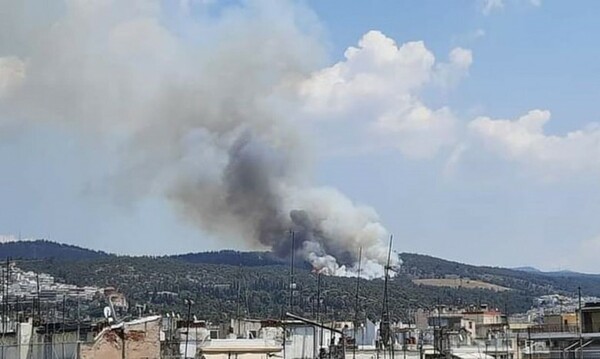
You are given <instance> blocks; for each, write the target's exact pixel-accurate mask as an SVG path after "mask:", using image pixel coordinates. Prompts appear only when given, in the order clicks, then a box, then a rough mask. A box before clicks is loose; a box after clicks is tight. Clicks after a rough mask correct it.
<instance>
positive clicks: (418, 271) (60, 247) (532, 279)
mask: <svg viewBox="0 0 600 359" xmlns="http://www.w3.org/2000/svg"><path fill="white" fill-rule="evenodd" d="M399 256H400V258H401V259H402V261H403V265H402V267H400V273H399V274H401V275H402V276H405V277H407V278H409V279H411V280H418V279H435V278H447V277H456V278H466V279H472V280H479V281H483V282H486V283H490V284H493V285H497V286H502V287H506V288H511V289H513V290H520V291H525V292H529V293H533V292H535V293H542V292H563V293H576V291H577V287H578V286H581V287H582V290H585V292H586V293H587V294H590V295H597V296H600V275H596V274H583V273H577V272H569V271H560V272H542V271H539V270H537V269H535V268H532V267H521V268H513V269H509V268H501V267H490V266H474V265H469V264H464V263H459V262H453V261H449V260H445V259H441V258H436V257H432V256H428V255H422V254H414V253H401V254H399ZM7 257H10V258H13V259H53V260H58V261H88V260H98V259H106V258H117V257H118V258H125V259H126V258H132V259H134V258H146V257H148V256H117V255H115V254H110V253H106V252H103V251H96V250H91V249H86V248H82V247H78V246H74V245H69V244H60V243H56V242H52V241H47V240H35V241H13V242H6V243H0V260H2V259H6V258H7ZM148 258H162V259H164V260H176V261H178V262H184V263H190V264H202V265H228V266H236V267H257V268H260V267H268V266H287V265H289V264H288V261H287V260H285V259H281V258H278V257H276V256H275V255H274V254H272V253H270V252H256V251H255V252H241V251H235V250H221V251H212V252H199V253H186V254H178V255H165V256H158V257H155V256H150V257H148ZM297 267H298V268H301V269H310V266H308V265H307V264H306V263H305V264H301V263H297ZM417 282H418V281H417Z"/></svg>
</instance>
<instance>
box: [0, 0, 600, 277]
mask: <svg viewBox="0 0 600 359" xmlns="http://www.w3.org/2000/svg"><path fill="white" fill-rule="evenodd" d="M598 8H600V3H598V2H597V1H577V2H565V1H551V0H457V1H452V2H450V1H433V0H430V1H428V0H425V1H392V0H390V1H378V2H375V3H373V2H364V1H347V0H344V1H342V0H328V1H321V0H307V1H267V0H258V1H251V0H249V1H224V0H212V1H210V0H204V1H199V0H181V1H166V0H165V1H158V0H136V1H132V2H128V3H127V4H126V5H125V4H124V3H122V2H118V1H111V0H65V1H58V0H57V1H33V0H27V1H22V2H16V3H15V2H14V1H11V0H0V169H1V173H2V175H0V201H1V203H2V210H1V211H0V240H3V241H6V240H11V239H15V238H30V239H34V238H45V239H49V240H54V241H58V242H62V243H69V244H75V245H80V246H84V247H89V248H93V249H100V250H105V251H109V252H115V253H122V254H168V253H181V252H192V251H193V252H195V251H205V250H215V249H222V248H236V249H252V248H255V244H256V243H254V242H252V241H240V240H237V239H236V234H235V233H229V232H228V228H227V227H228V226H230V224H231V222H227V223H225V221H224V222H223V223H221V220H220V218H221V217H219V216H216V215H214V212H211V210H207V209H206V208H204V206H206V207H211V206H212V205H213V204H214V203H216V202H211V201H215V200H216V199H215V198H216V197H218V196H216V197H214V198H213V197H210V196H207V195H206V194H205V193H204V192H203V191H192V190H190V188H192V189H193V186H194V185H198V183H204V182H202V180H204V179H205V178H206V177H205V176H208V177H210V176H209V175H207V174H206V173H209V174H210V173H211V169H212V168H215V167H218V166H217V164H218V163H220V162H219V161H220V158H221V157H220V155H219V153H221V152H219V151H217V150H218V149H221V147H223V146H225V144H224V143H229V142H226V141H225V140H224V141H225V142H223V143H221V142H219V143H216V144H214V146H213V145H208V144H207V143H211V144H212V142H211V141H214V137H212V136H213V135H214V134H215V133H218V134H219V138H221V137H227V136H229V134H231V133H237V132H235V131H238V130H239V129H240V128H246V127H251V128H252V129H254V130H255V131H263V130H264V133H265V134H267V135H265V136H266V137H267V138H268V142H269V143H276V144H277V145H276V146H275V147H276V148H281V149H283V152H284V153H285V156H284V157H285V158H286V160H285V161H283V162H289V163H290V164H291V165H290V166H289V167H290V168H291V169H287V167H288V166H286V170H285V171H286V172H285V176H283V177H285V179H286V181H284V182H285V183H284V184H286V185H289V184H290V181H291V180H289V179H290V178H293V179H294V180H293V181H291V183H292V184H293V185H294V186H296V185H298V184H299V183H302V184H303V185H304V183H310V186H311V187H310V188H336V189H337V190H335V191H334V192H331V193H330V195H328V196H329V197H327V198H330V199H331V201H327V202H318V203H320V204H321V205H329V204H330V203H346V202H345V198H346V197H347V198H348V199H350V200H351V201H352V203H354V204H355V205H354V206H356V207H352V206H350V205H348V206H347V207H348V208H359V209H360V210H359V212H360V213H362V214H364V213H366V214H364V216H365V217H368V218H369V221H368V223H371V222H372V221H375V222H377V223H381V225H382V226H384V227H385V233H389V234H393V235H394V248H395V250H396V251H398V252H416V253H422V254H428V255H433V256H438V257H442V258H445V259H450V260H456V261H461V262H466V263H473V264H483V265H493V266H506V267H516V266H535V267H538V268H541V269H544V270H563V269H570V270H578V271H584V272H590V273H600V264H599V263H598V261H597V260H596V253H598V251H599V250H600V221H598V220H597V215H596V214H597V213H599V212H600V187H599V185H598V183H599V182H598V180H599V179H600V125H599V123H600V109H599V108H598V107H596V105H597V103H598V100H599V99H600V87H599V86H597V84H598V83H600V71H599V70H600V61H598V59H599V58H600V48H599V47H598V46H595V42H594V34H596V33H598V32H599V31H600V28H599V27H600V24H599V23H598V22H597V19H596V17H595V15H594V14H596V13H597V12H598V10H600V9H598ZM107 34H108V35H107ZM106 39H108V40H106ZM157 74H159V75H160V76H159V75H157ZM192 80H193V81H192ZM188 82H189V83H191V84H192V85H188ZM181 83H186V86H188V87H190V86H191V90H189V91H187V90H186V92H185V93H184V94H183V95H182V96H181V97H182V98H186V97H185V96H188V97H187V99H188V100H190V101H191V102H192V103H195V102H194V101H199V100H197V99H196V97H195V96H204V97H205V98H207V99H210V101H207V102H206V103H202V101H199V102H201V103H202V104H203V107H202V106H201V107H202V109H201V110H197V111H200V112H193V113H195V114H196V113H199V114H200V115H201V117H202V116H203V117H204V118H206V119H207V120H206V121H204V120H203V121H204V122H202V121H200V122H198V121H197V122H193V121H187V120H186V119H185V118H186V115H185V113H187V112H184V110H182V109H181V108H182V107H185V106H186V105H185V104H186V103H187V102H186V101H183V100H181V101H180V102H175V104H176V106H175V105H173V104H170V105H169V106H171V107H166V108H167V109H168V111H166V112H164V113H163V112H160V111H158V110H157V111H154V110H153V109H154V104H155V103H157V102H161V101H162V100H163V99H164V98H168V97H169V96H175V95H174V93H175V94H178V93H177V92H176V91H175V90H174V91H171V92H168V94H166V95H164V89H165V88H168V89H170V88H171V87H177V86H178V85H180V84H181ZM197 83H201V84H202V85H198V84H197ZM196 86H197V87H196ZM182 88H185V87H182ZM156 94H161V96H160V97H156V96H155V95H156ZM255 94H259V95H255ZM163 95H164V96H163ZM165 101H166V100H165ZM229 101H231V103H233V105H232V107H231V108H233V109H235V110H231V112H232V113H234V112H235V114H228V112H227V111H223V110H222V108H227V106H228V105H227V104H228V103H229ZM244 101H247V102H244ZM215 102H218V103H219V104H220V106H219V107H218V109H219V110H218V111H221V112H219V115H218V116H217V115H214V116H215V119H213V118H212V117H211V116H213V114H214V113H215V111H217V110H215V109H214V108H212V107H211V106H212V105H213V104H214V103H215ZM207 103H208V104H207ZM248 103H251V104H250V105H248V106H251V108H250V109H249V110H248V113H249V115H248V118H249V119H248V120H246V119H244V120H239V121H238V120H235V118H237V116H239V117H240V118H245V117H244V116H245V114H244V115H241V116H240V115H238V114H237V111H236V110H237V109H240V108H241V109H242V110H243V111H246V110H247V109H246V108H245V107H243V106H244V104H248ZM221 105H222V106H221ZM240 106H241V107H240ZM148 109H150V110H148ZM162 109H163V108H162V107H161V110H162ZM159 112H160V115H158V113H159ZM180 113H181V115H179V114H180ZM228 116H231V117H232V118H234V120H231V119H230V118H229V117H228ZM263 117H264V118H263ZM271 117H274V118H275V117H276V118H277V120H271ZM265 118H268V119H265ZM213 120H214V121H213ZM245 121H246V122H247V123H245ZM225 127H226V128H227V130H224V129H223V128H225ZM230 128H235V129H234V130H231V131H230ZM207 129H208V130H207ZM171 131H172V132H171ZM206 131H208V133H209V134H208V135H206V133H205V132H206ZM240 131H241V130H240ZM181 132H185V134H184V135H181ZM180 135H181V136H180ZM175 140H177V141H178V142H175ZM281 143H283V144H281ZM278 146H281V147H278ZM228 148H229V147H228ZM298 148H300V150H299V149H298ZM213 152H215V153H217V154H216V155H215V156H214V158H213V157H211V154H212V153H213ZM215 163H216V164H215ZM269 168H270V167H269ZM288 172H291V173H292V174H289V173H288ZM295 172H298V173H300V174H296V173H295ZM182 173H183V174H182ZM225 173H227V172H225ZM275 173H276V174H278V173H279V172H275ZM216 177H218V174H217V175H216ZM300 177H301V178H302V179H301V180H300V179H297V178H300ZM210 178H212V177H210ZM210 185H214V183H212V182H210ZM300 187H302V186H300ZM207 188H208V187H207ZM211 188H212V187H211ZM302 188H304V187H302ZM183 189H185V191H184V190H183ZM286 191H287V190H286ZM313 192H315V193H321V192H319V190H316V191H312V190H311V191H307V192H306V191H305V192H302V191H300V193H301V194H297V193H296V192H294V191H291V192H285V193H286V198H288V197H290V198H295V200H293V201H292V203H294V204H298V203H304V202H303V200H302V199H298V197H302V196H304V194H303V193H309V194H306V197H311V196H319V195H317V194H314V193H313ZM338 193H343V194H344V195H343V196H344V197H341V195H340V196H338ZM217 194H218V193H217ZM206 201H208V202H206ZM294 201H295V202H294ZM336 201H337V202H336ZM199 202H203V203H205V202H206V203H208V204H206V205H205V204H202V205H199V204H197V203H199ZM310 203H311V204H312V202H310ZM214 206H217V207H218V203H217V204H214ZM214 206H213V207H214ZM332 206H333V205H332ZM367 206H368V207H367ZM336 208H337V207H336ZM345 208H346V207H345ZM348 211H351V209H348ZM207 213H210V215H209V214H207ZM224 213H225V214H227V213H228V212H224ZM352 213H354V212H352ZM336 218H338V217H336ZM339 218H341V219H343V220H348V218H355V217H352V216H351V215H348V216H346V217H344V216H340V217H339ZM356 218H357V221H360V220H362V218H363V217H360V218H358V217H356ZM346 223H348V222H343V221H342V226H344V225H347V226H350V225H349V224H346ZM327 228H329V227H327ZM334 228H336V227H334ZM375 232H376V233H384V230H383V229H382V230H381V231H375ZM379 239H380V240H381V241H385V240H386V239H385V238H379Z"/></svg>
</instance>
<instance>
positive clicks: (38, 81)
mask: <svg viewBox="0 0 600 359" xmlns="http://www.w3.org/2000/svg"><path fill="white" fill-rule="evenodd" d="M23 2H24V3H27V4H25V5H14V2H12V1H2V4H1V5H2V7H3V8H6V9H8V10H7V12H4V13H2V14H0V24H4V25H0V32H3V31H4V33H5V34H9V35H8V36H6V38H4V37H3V38H2V39H3V41H4V40H6V41H5V42H1V43H0V90H1V91H0V121H4V122H5V123H6V122H9V121H21V122H25V123H28V124H33V125H35V124H36V123H41V122H48V123H52V124H55V123H59V124H60V125H69V126H71V128H74V129H76V130H77V131H79V133H82V134H84V135H91V136H90V137H100V138H106V139H109V140H106V141H107V142H111V143H113V144H114V143H116V146H118V148H119V149H120V152H119V154H120V160H121V164H120V167H119V171H118V174H117V175H116V176H114V177H115V178H114V182H115V183H117V184H118V186H115V187H116V188H118V193H119V196H120V197H121V198H124V197H125V198H128V199H132V200H134V199H136V198H140V197H143V196H146V195H148V194H160V195H164V196H166V197H167V198H168V199H169V200H170V202H171V203H172V204H173V206H174V208H175V210H176V211H177V212H178V213H179V214H181V216H182V218H184V219H185V220H187V221H189V222H191V223H193V224H194V225H197V226H198V227H199V229H201V230H203V231H207V232H210V233H214V234H216V235H218V236H220V237H222V238H233V239H235V240H237V241H244V243H246V244H247V245H246V246H248V245H251V246H256V247H262V248H269V249H271V250H273V251H274V252H275V253H277V254H278V255H280V256H282V257H286V256H288V255H289V253H290V247H291V243H290V240H291V238H290V235H289V233H290V231H293V232H294V243H295V247H296V248H295V249H296V253H300V254H301V255H302V257H303V258H304V259H306V260H307V261H309V262H310V263H311V264H312V265H313V266H314V267H315V269H316V270H320V271H323V272H324V273H326V274H331V275H352V274H353V273H355V272H356V269H357V265H358V263H357V259H358V258H357V256H358V249H359V247H362V249H363V262H362V268H363V275H364V276H365V277H377V276H381V275H382V274H383V268H384V265H385V262H386V260H387V246H386V245H385V244H384V243H383V241H385V240H386V238H387V237H388V233H387V231H386V229H385V228H384V227H383V226H382V225H381V224H380V223H379V218H378V216H377V214H376V212H375V211H374V210H373V209H371V208H370V207H366V206H361V205H357V204H354V203H353V202H352V201H351V200H349V199H348V198H347V197H346V196H344V195H343V194H342V193H340V192H339V191H337V190H335V189H333V188H326V187H315V186H313V185H311V178H310V177H311V176H310V172H311V171H310V157H311V156H310V153H309V151H310V148H308V144H309V141H308V140H307V134H306V133H305V129H304V128H303V126H302V124H300V123H293V122H292V120H291V119H292V118H293V116H287V114H286V111H289V110H290V107H292V108H293V106H290V105H289V103H290V102H293V91H291V90H290V89H293V88H294V87H295V84H296V83H297V82H298V81H301V80H302V79H304V78H306V77H307V76H309V75H310V73H311V72H312V71H314V70H316V69H317V68H318V66H319V65H321V61H322V59H323V58H324V56H323V53H324V51H323V47H322V45H321V41H320V40H319V35H320V30H319V25H318V22H317V21H316V20H315V18H314V16H313V15H312V14H311V13H310V11H309V10H307V9H305V8H303V7H301V6H299V5H297V4H295V3H293V2H286V1H248V2H243V3H242V4H241V5H230V6H228V7H222V6H221V5H218V4H211V3H210V2H197V1H181V2H179V3H177V2H160V1H158V0H137V1H127V2H121V1H116V0H113V1H111V0H66V1H65V2H64V4H60V5H59V6H57V8H56V9H52V11H50V10H49V9H47V10H48V11H46V12H43V13H44V14H45V15H43V16H42V15H39V14H40V13H42V12H40V11H38V10H34V9H37V6H36V5H35V3H36V2H35V1H31V2H27V1H23ZM18 3H21V2H18ZM44 4H45V2H44ZM38 5H39V4H38ZM48 6H49V5H48ZM29 10H31V11H36V13H35V14H32V13H29V12H28V11H29ZM36 14H37V15H36ZM40 16H41V17H43V18H40ZM9 19H10V21H8V20H9ZM5 20H6V21H5ZM32 21H35V24H36V26H30V25H31V24H30V22H32ZM28 25H29V26H28ZM10 39H27V41H25V42H18V41H17V40H15V41H10ZM291 98H292V100H290V99H291ZM0 128H1V127H0ZM397 262H398V258H397V256H395V255H394V256H392V264H393V265H394V264H397Z"/></svg>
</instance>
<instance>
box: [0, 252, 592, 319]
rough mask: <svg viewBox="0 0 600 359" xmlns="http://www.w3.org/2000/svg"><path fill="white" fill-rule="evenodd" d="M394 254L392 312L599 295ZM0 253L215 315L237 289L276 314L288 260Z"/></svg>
mask: <svg viewBox="0 0 600 359" xmlns="http://www.w3.org/2000/svg"><path fill="white" fill-rule="evenodd" d="M399 256H400V258H401V259H402V262H403V264H402V266H401V267H399V268H398V270H397V273H396V275H395V276H394V278H392V279H391V281H390V295H391V297H390V298H391V300H392V301H393V303H394V306H395V307H396V308H398V310H399V311H402V310H407V308H410V307H411V306H414V305H418V306H425V307H427V306H432V305H435V303H436V301H437V300H441V301H442V302H444V303H447V304H456V305H458V304H460V303H463V304H464V303H487V304H490V305H492V306H495V307H497V308H500V307H504V306H506V307H507V309H508V310H509V311H510V312H513V313H521V312H523V311H526V310H528V309H530V308H531V306H532V305H533V303H534V298H536V297H538V296H541V295H546V294H555V293H557V294H564V295H569V296H573V297H574V296H576V294H577V291H578V288H579V287H581V291H582V293H583V294H584V295H586V296H596V297H600V275H591V274H581V273H573V272H554V273H553V272H536V271H527V270H525V271H523V270H516V269H509V268H500V267H491V266H475V265H469V264H463V263H459V262H453V261H449V260H444V259H440V258H436V257H432V256H428V255H422V254H414V253H401V254H399ZM6 257H11V258H14V259H16V260H17V264H18V266H19V267H20V268H22V269H24V270H33V271H36V272H41V273H48V274H50V275H52V276H54V277H55V278H56V279H57V280H58V281H60V282H63V283H69V284H76V285H93V286H99V287H103V286H115V287H118V288H120V289H121V290H123V292H124V293H125V294H127V295H128V298H131V300H132V301H134V302H139V303H145V304H148V305H151V306H154V308H155V309H157V310H158V309H159V308H163V309H165V310H172V309H171V308H172V305H175V306H181V305H182V304H181V303H180V302H181V301H177V300H174V299H173V298H167V297H164V295H163V294H159V293H162V292H164V291H167V292H174V293H178V296H181V297H183V296H192V297H194V296H195V297H196V298H197V299H198V300H196V302H197V303H202V305H203V307H202V310H205V311H207V312H212V313H213V314H214V316H215V317H219V316H222V315H224V314H223V313H225V312H229V313H230V314H231V313H235V312H236V311H237V309H236V307H235V305H234V304H232V303H238V302H239V300H240V295H241V293H245V294H244V295H242V297H245V298H244V301H245V302H246V304H245V305H246V306H248V307H249V308H250V309H248V310H249V311H252V312H253V313H258V312H260V313H261V315H269V316H273V315H280V314H281V310H282V306H285V305H286V303H287V300H288V289H289V277H288V275H289V274H288V273H289V270H288V266H289V262H288V261H287V260H286V259H279V258H277V257H275V256H274V255H273V254H272V253H269V252H239V251H234V250H222V251H216V252H203V253H187V254H180V255H165V256H122V255H115V254H109V253H105V252H102V251H94V250H89V249H86V248H82V247H77V246H72V245H66V244H59V243H55V242H50V241H44V240H40V241H22V242H18V241H17V242H9V243H0V260H1V259H3V258H6ZM19 259H21V261H19ZM45 259H47V260H45ZM1 265H2V263H0V266H1ZM296 268H297V270H296V271H295V276H296V277H295V278H296V279H297V280H298V288H299V289H298V290H299V291H300V292H302V293H303V294H302V296H303V298H310V297H311V295H313V294H314V293H315V290H316V287H315V285H316V283H317V280H316V277H317V276H316V274H315V273H314V272H312V271H311V270H310V268H309V267H308V266H306V264H304V265H303V264H301V263H297V266H296ZM322 281H323V284H324V285H326V286H327V287H329V288H332V289H333V288H336V290H337V291H338V294H336V296H335V297H336V298H335V299H333V298H331V300H332V301H331V302H330V303H329V304H328V305H330V306H331V308H335V310H336V311H337V312H338V313H339V315H342V316H347V315H351V312H352V310H351V309H352V308H353V306H354V302H353V300H351V299H348V298H354V296H355V292H354V289H353V288H354V286H355V284H354V283H355V282H354V279H352V278H345V277H324V278H322ZM361 283H362V284H361V292H362V293H363V295H364V296H365V297H368V298H370V299H371V300H374V301H377V300H379V299H380V298H381V295H382V292H381V288H382V287H381V285H382V283H383V281H382V280H380V279H378V280H368V281H367V280H365V281H361ZM432 283H433V284H435V285H432ZM500 287H501V288H502V290H501V291H500V290H498V288H500ZM239 288H243V292H240V289H239ZM325 291H327V290H325ZM302 303H303V306H304V310H305V313H310V310H311V303H310V302H302ZM366 307H368V309H365V310H367V311H369V312H370V313H371V315H377V313H378V310H379V309H377V308H375V307H372V306H366ZM371 307H372V308H371ZM182 308H183V307H182ZM313 309H314V308H313ZM219 313H221V314H219ZM277 313H279V314H277ZM221 319H222V318H221Z"/></svg>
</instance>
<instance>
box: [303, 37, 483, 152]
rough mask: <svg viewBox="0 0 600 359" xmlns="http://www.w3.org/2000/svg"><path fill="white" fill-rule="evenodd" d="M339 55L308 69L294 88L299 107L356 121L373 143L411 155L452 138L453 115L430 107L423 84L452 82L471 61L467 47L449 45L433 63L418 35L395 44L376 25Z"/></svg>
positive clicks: (322, 116) (434, 148) (316, 114)
mask: <svg viewBox="0 0 600 359" xmlns="http://www.w3.org/2000/svg"><path fill="white" fill-rule="evenodd" d="M344 56H345V60H343V61H340V62H338V63H336V64H334V65H333V66H331V67H327V68H325V69H322V70H320V71H318V72H315V73H314V74H312V76H311V77H310V78H309V79H307V80H306V81H304V82H303V83H302V84H301V85H300V88H299V94H300V97H301V98H302V100H303V103H304V110H305V111H306V112H307V113H308V114H309V115H310V116H311V117H316V118H320V119H329V120H331V119H335V120H340V121H345V122H346V123H347V124H348V125H350V124H352V123H355V124H356V122H359V123H358V126H359V127H360V131H362V132H366V133H369V134H371V135H372V136H374V137H373V138H371V140H372V142H376V143H377V145H378V146H381V145H383V146H387V147H395V148H397V149H399V150H400V151H401V152H402V153H403V154H404V155H406V156H408V157H412V158H423V157H432V156H434V155H435V154H436V153H437V152H438V150H439V149H440V148H441V147H443V146H445V145H448V144H451V143H453V142H454V127H455V118H454V116H453V114H452V112H451V111H450V110H449V109H448V108H446V107H442V108H439V109H431V108H429V107H427V106H426V105H425V104H424V101H423V100H422V99H421V96H420V92H421V91H422V90H423V89H424V88H425V87H426V86H440V87H449V86H452V85H455V84H456V83H457V82H458V80H459V79H460V78H462V77H463V76H464V75H465V74H466V73H467V72H468V69H469V67H470V65H471V63H472V61H473V60H472V54H471V51H470V50H466V49H462V48H455V49H453V50H452V51H451V52H450V56H449V62H448V63H440V64H436V61H435V56H434V55H433V53H431V51H429V50H428V49H427V48H426V47H425V44H424V43H423V42H421V41H415V42H407V43H404V44H402V45H400V46H398V45H397V44H396V42H395V41H394V40H393V39H391V38H389V37H387V36H385V35H384V34H383V33H381V32H379V31H370V32H368V33H366V34H365V35H364V36H363V37H362V38H361V39H360V41H359V43H358V47H349V48H348V49H347V50H346V52H345V54H344Z"/></svg>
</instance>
